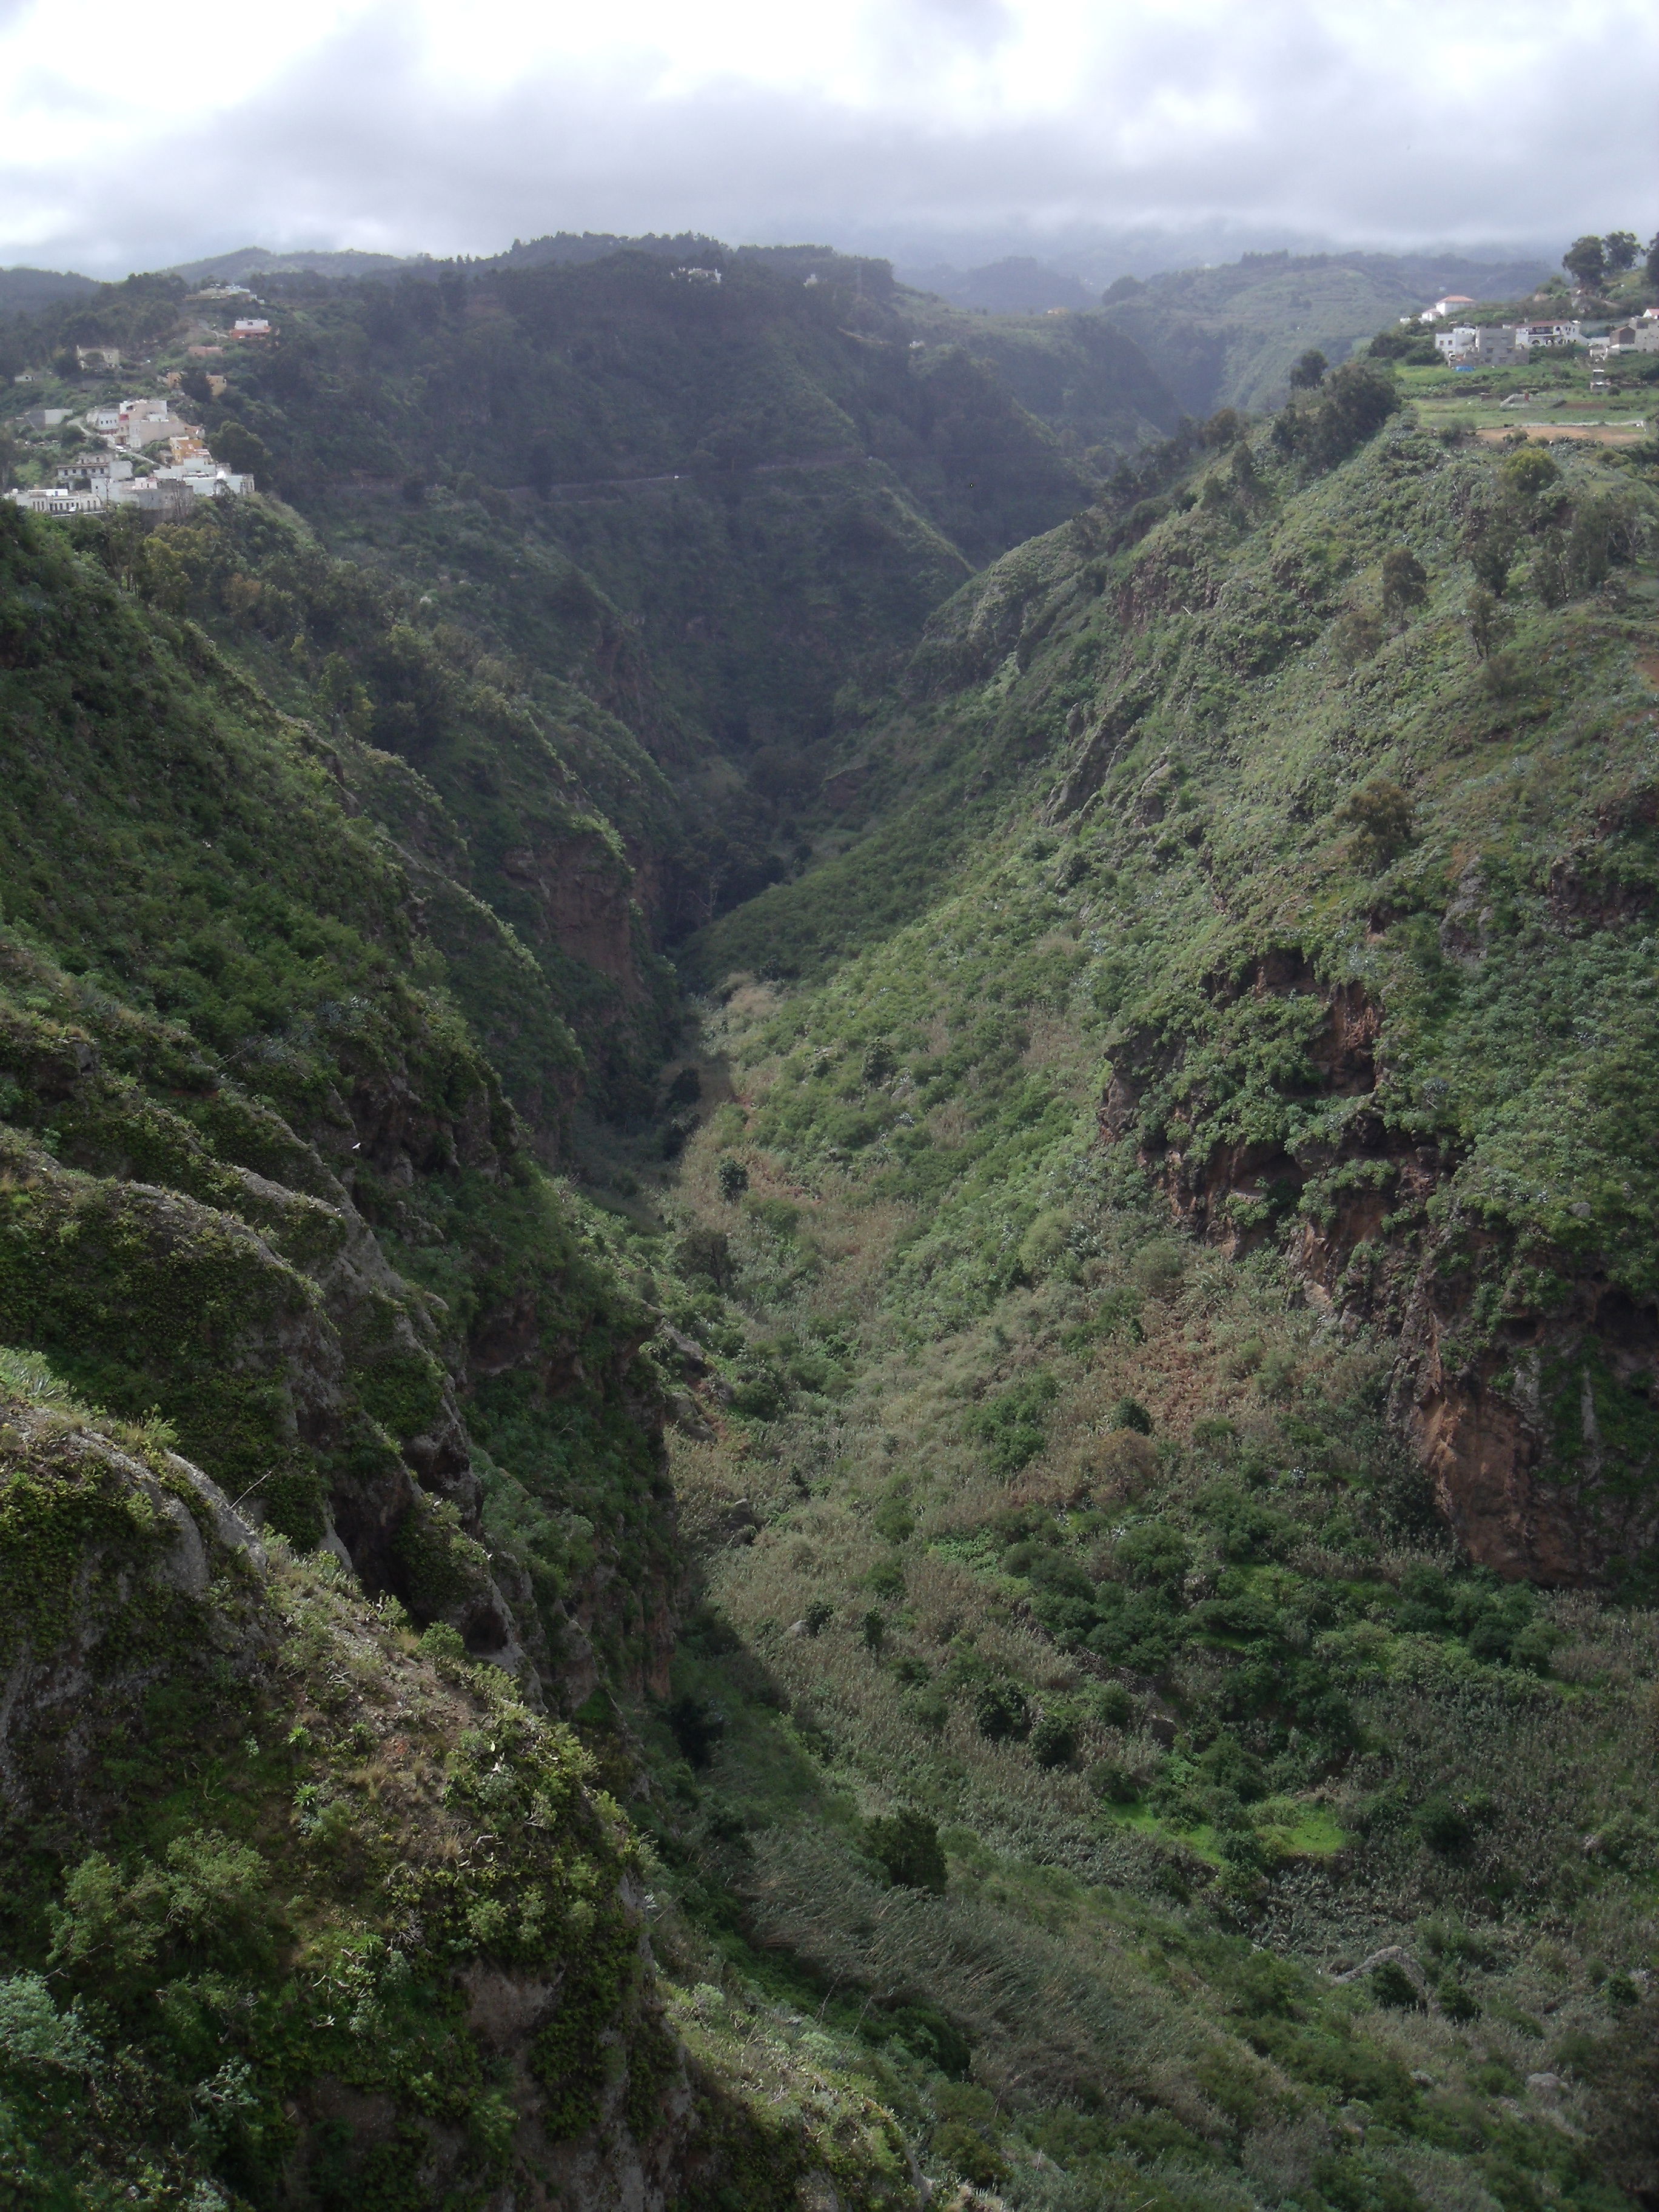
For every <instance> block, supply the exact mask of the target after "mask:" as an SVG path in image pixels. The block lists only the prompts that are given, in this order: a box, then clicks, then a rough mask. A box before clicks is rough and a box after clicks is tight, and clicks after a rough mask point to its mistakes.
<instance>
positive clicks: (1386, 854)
mask: <svg viewBox="0 0 1659 2212" xmlns="http://www.w3.org/2000/svg"><path fill="white" fill-rule="evenodd" d="M1336 818H1337V820H1338V821H1339V822H1347V823H1352V825H1353V828H1354V830H1355V833H1356V834H1355V836H1354V847H1355V857H1356V858H1357V859H1358V860H1361V861H1362V862H1365V863H1369V864H1370V865H1371V866H1377V867H1380V866H1382V865H1383V863H1384V862H1385V861H1387V860H1392V859H1393V858H1394V856H1395V854H1396V853H1397V852H1398V851H1399V850H1400V848H1401V846H1402V845H1404V844H1405V843H1406V842H1407V841H1408V840H1409V838H1410V836H1411V834H1412V802H1411V794H1410V793H1409V792H1407V791H1404V790H1402V789H1401V787H1400V785H1399V784H1397V783H1395V782H1394V781H1392V780H1391V779H1390V778H1389V777H1388V776H1385V775H1374V776H1373V777H1372V778H1371V779H1370V781H1369V782H1368V783H1364V784H1361V786H1360V787H1359V789H1358V791H1356V792H1353V793H1351V794H1350V796H1349V797H1348V798H1347V799H1346V800H1345V801H1344V803H1343V805H1341V806H1340V808H1339V809H1338V811H1337V817H1336ZM1118 1548H1119V1550H1120V1551H1121V1549H1122V1547H1121V1545H1120V1546H1119V1547H1118Z"/></svg>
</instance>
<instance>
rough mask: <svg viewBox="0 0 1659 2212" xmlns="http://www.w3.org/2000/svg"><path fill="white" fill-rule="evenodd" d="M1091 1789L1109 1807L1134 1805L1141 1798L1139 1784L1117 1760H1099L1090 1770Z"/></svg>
mask: <svg viewBox="0 0 1659 2212" xmlns="http://www.w3.org/2000/svg"><path fill="white" fill-rule="evenodd" d="M1089 1787H1090V1789H1091V1790H1093V1791H1094V1793H1095V1795H1096V1796H1097V1797H1103V1798H1104V1799H1105V1800H1106V1802H1107V1803H1108V1804H1109V1805H1133V1804H1134V1803H1135V1802H1137V1800H1138V1799H1139V1796H1140V1784H1139V1782H1138V1781H1137V1780H1136V1779H1135V1778H1134V1776H1133V1774H1131V1773H1130V1771H1129V1770H1128V1768H1127V1766H1125V1765H1123V1764H1122V1763H1121V1760H1118V1759H1099V1760H1097V1762H1096V1764H1095V1765H1093V1766H1091V1768H1090V1769H1089Z"/></svg>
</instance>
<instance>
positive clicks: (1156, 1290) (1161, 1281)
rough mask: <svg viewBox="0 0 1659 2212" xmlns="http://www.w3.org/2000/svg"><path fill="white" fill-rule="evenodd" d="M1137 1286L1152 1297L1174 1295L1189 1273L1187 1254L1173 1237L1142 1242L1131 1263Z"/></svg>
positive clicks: (1169, 1296) (1170, 1296) (1130, 1267)
mask: <svg viewBox="0 0 1659 2212" xmlns="http://www.w3.org/2000/svg"><path fill="white" fill-rule="evenodd" d="M1129 1273H1130V1274H1131V1275H1132V1276H1133V1278H1134V1281H1135V1284H1136V1286H1137V1287H1138V1288H1139V1290H1141V1291H1145V1293H1146V1296H1147V1297H1149V1298H1164V1299H1168V1298H1172V1297H1174V1296H1175V1295H1176V1291H1179V1289H1180V1288H1181V1285H1182V1282H1183V1281H1184V1280H1185V1279H1186V1274H1187V1255H1186V1252H1185V1250H1184V1249H1183V1248H1182V1246H1181V1245H1180V1244H1178V1243H1176V1240H1175V1238H1174V1237H1158V1239H1157V1241H1156V1242H1155V1243H1151V1244H1143V1245H1142V1246H1141V1248H1140V1249H1139V1252H1137V1253H1136V1254H1135V1256H1134V1258H1133V1261H1131V1262H1130V1264H1129Z"/></svg>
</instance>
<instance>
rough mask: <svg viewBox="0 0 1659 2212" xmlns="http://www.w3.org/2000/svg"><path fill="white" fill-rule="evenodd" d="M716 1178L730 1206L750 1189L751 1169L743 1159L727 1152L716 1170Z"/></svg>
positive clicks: (722, 1194)
mask: <svg viewBox="0 0 1659 2212" xmlns="http://www.w3.org/2000/svg"><path fill="white" fill-rule="evenodd" d="M714 1180H715V1181H716V1182H718V1183H719V1185H720V1196H721V1197H722V1198H723V1199H724V1200H726V1204H727V1205H728V1206H730V1205H732V1204H734V1203H735V1202H736V1200H738V1199H739V1198H741V1197H742V1196H743V1194H744V1191H746V1190H747V1189H748V1188H749V1170H748V1169H747V1168H746V1167H744V1164H743V1162H742V1161H741V1160H734V1159H733V1158H732V1155H731V1153H730V1152H726V1154H724V1155H723V1156H722V1158H721V1160H720V1165H719V1166H718V1167H717V1168H716V1169H715V1170H714Z"/></svg>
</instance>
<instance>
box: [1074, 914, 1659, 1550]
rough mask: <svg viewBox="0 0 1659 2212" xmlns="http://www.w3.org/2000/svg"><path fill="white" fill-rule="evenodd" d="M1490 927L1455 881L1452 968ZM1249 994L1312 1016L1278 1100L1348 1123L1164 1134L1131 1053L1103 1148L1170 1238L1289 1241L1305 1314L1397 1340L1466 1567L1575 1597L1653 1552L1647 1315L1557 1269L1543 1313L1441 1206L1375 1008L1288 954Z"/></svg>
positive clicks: (1655, 1454) (1657, 1364) (1507, 1268)
mask: <svg viewBox="0 0 1659 2212" xmlns="http://www.w3.org/2000/svg"><path fill="white" fill-rule="evenodd" d="M1482 927H1483V921H1482V899H1481V891H1480V884H1479V881H1478V878H1466V880H1465V882H1464V883H1463V884H1461V885H1460V886H1459V891H1458V896H1456V898H1455V900H1454V902H1453V903H1452V905H1451V907H1450V908H1449V910H1448V913H1447V915H1446V919H1445V922H1444V924H1443V929H1442V933H1441V934H1442V943H1443V949H1444V950H1445V951H1446V952H1447V954H1448V957H1452V958H1459V957H1463V958H1469V957H1480V943H1481V932H1482ZM1244 989H1246V990H1248V991H1249V993H1251V994H1254V995H1255V997H1256V998H1258V999H1265V998H1267V997H1271V996H1278V997H1280V998H1284V999H1287V1000H1298V1001H1302V1002H1304V1006H1305V1011H1306V1012H1307V1014H1308V1017H1309V1022H1308V1030H1307V1034H1306V1036H1305V1041H1304V1048H1303V1060H1304V1068H1305V1072H1306V1080H1305V1083H1304V1085H1302V1086H1301V1087H1300V1088H1298V1089H1297V1091H1294V1092H1288V1091H1287V1092H1286V1094H1285V1095H1286V1096H1287V1097H1294V1098H1295V1099H1296V1101H1297V1103H1307V1104H1315V1103H1320V1102H1323V1101H1330V1102H1349V1103H1348V1104H1347V1107H1346V1111H1343V1112H1339V1113H1338V1114H1337V1115H1335V1116H1334V1117H1333V1118H1328V1119H1327V1120H1326V1121H1325V1122H1324V1124H1323V1127H1322V1132H1321V1133H1319V1134H1317V1135H1315V1136H1312V1137H1307V1136H1304V1137H1301V1138H1292V1139H1290V1140H1289V1141H1287V1142H1265V1143H1248V1144H1247V1143H1227V1142H1225V1141H1212V1142H1208V1143H1206V1141H1205V1140H1204V1139H1203V1138H1202V1137H1200V1138H1199V1139H1197V1141H1195V1142H1194V1141H1193V1140H1192V1139H1191V1138H1190V1137H1189V1136H1188V1135H1186V1134H1183V1129H1189V1128H1190V1124H1183V1123H1182V1121H1181V1119H1180V1117H1178V1116H1177V1117H1175V1118H1174V1119H1173V1120H1172V1121H1170V1122H1168V1123H1166V1126H1165V1127H1164V1132H1163V1134H1162V1137H1161V1138H1159V1137H1157V1136H1154V1135H1152V1134H1151V1133H1149V1132H1147V1131H1146V1130H1145V1129H1143V1128H1142V1127H1141V1109H1142V1100H1143V1096H1144V1094H1145V1092H1146V1088H1147V1087H1148V1085H1149V1083H1150V1082H1151V1081H1152V1080H1155V1079H1156V1077H1157V1075H1158V1073H1159V1069H1160V1064H1161V1065H1162V1066H1168V1065H1170V1061H1169V1060H1167V1059H1165V1060H1163V1061H1162V1062H1161V1063H1160V1059H1159V1055H1158V1053H1157V1052H1156V1050H1155V1049H1154V1048H1152V1044H1151V1042H1150V1040H1141V1039H1132V1040H1131V1041H1130V1042H1129V1044H1128V1046H1127V1048H1126V1049H1125V1050H1124V1051H1123V1052H1122V1053H1121V1055H1120V1060H1119V1064H1117V1065H1115V1066H1114V1067H1113V1069H1112V1071H1111V1073H1110V1074H1109V1079H1108V1082H1107V1085H1106V1089H1105V1092H1104V1095H1103V1098H1102V1101H1101V1105H1100V1109H1099V1122H1100V1129H1101V1134H1102V1137H1103V1140H1104V1141H1105V1142H1107V1143H1118V1142H1121V1141H1125V1140H1129V1141H1133V1142H1135V1143H1136V1146H1137V1157H1138V1158H1139V1161H1140V1163H1141V1164H1142V1165H1143V1166H1145V1167H1146V1168H1147V1169H1149V1170H1152V1171H1153V1172H1154V1173H1156V1174H1157V1175H1158V1177H1159V1179H1160V1181H1161V1182H1162V1184H1163V1187H1164V1193H1165V1195H1166V1196H1167V1198H1168V1200H1169V1202H1170V1206H1171V1208H1172V1210H1173V1212H1174V1213H1175V1215H1176V1218H1177V1220H1178V1221H1180V1222H1181V1224H1182V1225H1183V1226H1184V1227H1186V1228H1188V1230H1190V1231H1192V1232H1193V1233H1194V1235H1196V1236H1199V1237H1205V1238H1206V1239H1207V1240H1209V1241H1210V1242H1212V1243H1218V1244H1219V1245H1221V1246H1222V1247H1223V1249H1226V1250H1228V1251H1233V1252H1237V1251H1242V1250H1244V1249H1248V1248H1249V1246H1250V1245H1251V1244H1253V1243H1259V1242H1260V1241H1261V1239H1262V1238H1264V1237H1267V1236H1268V1235H1269V1234H1272V1233H1273V1232H1274V1230H1275V1227H1277V1228H1278V1229H1279V1231H1280V1233H1284V1232H1285V1231H1286V1230H1288V1243H1287V1248H1286V1249H1287V1250H1288V1252H1289V1255H1290V1257H1291V1261H1292V1262H1293V1264H1294V1265H1295V1266H1296V1267H1297V1270H1298V1271H1299V1273H1301V1275H1302V1277H1303V1279H1304V1283H1305V1285H1306V1286H1307V1292H1308V1295H1309V1297H1310V1298H1311V1299H1312V1300H1314V1301H1315V1302H1316V1304H1320V1305H1322V1306H1325V1307H1327V1308H1328V1309H1329V1310H1331V1311H1332V1312H1333V1313H1334V1315H1335V1316H1338V1317H1339V1318H1346V1317H1349V1316H1352V1317H1354V1318H1356V1319H1363V1320H1364V1321H1367V1322H1373V1323H1375V1324H1376V1325H1377V1326H1378V1327H1380V1328H1383V1329H1384V1330H1386V1331H1388V1332H1389V1333H1390V1334H1393V1336H1394V1337H1395V1341H1396V1345H1397V1358H1396V1364H1395V1380H1394V1386H1393V1394H1392V1401H1391V1406H1392V1412H1393V1415H1394V1418H1395V1421H1396V1423H1397V1425H1399V1427H1400V1429H1401V1431H1402V1433H1403V1434H1405V1435H1406V1436H1407V1437H1409V1438H1410V1440H1411V1442H1412V1443H1413V1446H1414V1448H1415V1449H1416V1450H1417V1452H1418V1453H1419V1456H1420V1457H1421V1459H1422V1462H1423V1464H1424V1466H1425V1469H1426V1470H1427V1472H1428V1474H1430V1476H1431V1479H1432V1480H1433V1483H1434V1487H1435V1493H1436V1497H1437V1500H1438V1503H1439V1506H1440V1510H1441V1511H1442V1513H1443V1515H1444V1516H1445V1519H1446V1522H1447V1523H1448V1525H1449V1528H1451V1529H1452V1531H1453V1532H1454V1534H1455V1535H1456V1537H1457V1538H1458V1540H1459V1541H1460V1542H1461V1543H1462V1545H1463V1546H1464V1547H1466V1549H1467V1550H1468V1553H1469V1555H1470V1557H1471V1558H1472V1559H1474V1560H1475V1561H1476V1562H1477V1563H1478V1564H1480V1565H1485V1566H1490V1567H1492V1568H1493V1569H1495V1570H1496V1571H1498V1573H1499V1574H1502V1575H1504V1576H1506V1577H1510V1578H1512V1579H1528V1580H1532V1581H1538V1582H1544V1583H1563V1584H1583V1583H1594V1582H1597V1581H1600V1580H1602V1579H1605V1578H1606V1577H1607V1576H1608V1574H1609V1573H1610V1572H1616V1571H1617V1570H1618V1568H1619V1566H1620V1564H1621V1563H1622V1562H1624V1561H1626V1560H1628V1559H1633V1558H1634V1557H1635V1556H1636V1555H1637V1554H1638V1553H1641V1552H1643V1551H1644V1550H1646V1549H1647V1548H1648V1547H1650V1546H1653V1545H1654V1544H1656V1543H1659V1483H1656V1482H1655V1481H1654V1480H1653V1478H1654V1477H1655V1476H1656V1475H1659V1419H1656V1417H1655V1415H1654V1413H1653V1412H1652V1411H1651V1410H1650V1407H1651V1406H1652V1404H1653V1403H1654V1402H1655V1401H1659V1314H1656V1312H1655V1311H1654V1310H1652V1309H1651V1308H1641V1307H1638V1306H1636V1305H1634V1304H1632V1301H1631V1300H1630V1299H1629V1298H1628V1297H1626V1295H1625V1294H1624V1293H1623V1292H1622V1291H1620V1290H1618V1289H1617V1288H1616V1287H1615V1286H1613V1285H1611V1284H1609V1283H1608V1282H1607V1280H1606V1279H1605V1278H1604V1277H1602V1276H1601V1275H1599V1274H1597V1273H1587V1272H1584V1271H1583V1268H1582V1264H1581V1263H1571V1262H1566V1263H1564V1264H1562V1265H1561V1266H1560V1267H1558V1268H1557V1269H1555V1270H1553V1271H1551V1272H1553V1274H1554V1279H1555V1282H1556V1285H1557V1290H1556V1294H1555V1295H1554V1296H1553V1297H1551V1299H1550V1302H1549V1304H1548V1306H1547V1308H1545V1307H1544V1306H1542V1305H1541V1304H1538V1302H1537V1300H1536V1298H1535V1297H1533V1298H1530V1299H1529V1298H1528V1296H1527V1287H1528V1284H1529V1283H1536V1282H1537V1281H1539V1280H1540V1279H1541V1278H1542V1276H1543V1274H1544V1273H1545V1270H1544V1268H1543V1267H1542V1266H1541V1264H1540V1262H1541V1259H1542V1258H1544V1257H1547V1256H1555V1257H1557V1258H1558V1259H1559V1255H1538V1254H1535V1253H1534V1254H1529V1255H1528V1258H1529V1259H1530V1260H1531V1261H1533V1262H1534V1265H1533V1266H1532V1267H1531V1268H1529V1269H1528V1270H1527V1271H1525V1272H1524V1273H1523V1272H1522V1271H1521V1270H1519V1269H1517V1268H1516V1267H1515V1266H1514V1265H1513V1261H1514V1260H1515V1257H1516V1255H1515V1254H1514V1253H1513V1251H1512V1250H1511V1249H1510V1244H1509V1243H1508V1242H1507V1241H1506V1240H1505V1239H1504V1237H1501V1236H1500V1235H1499V1234H1498V1233H1496V1232H1494V1231H1491V1230H1489V1229H1487V1228H1486V1227H1485V1226H1484V1225H1480V1224H1479V1223H1475V1222H1471V1221H1469V1220H1466V1219H1463V1218H1461V1217H1460V1215H1459V1212H1458V1210H1457V1208H1456V1207H1455V1205H1454V1206H1449V1207H1448V1206H1445V1205H1441V1206H1434V1207H1431V1201H1432V1200H1436V1199H1437V1197H1439V1196H1441V1195H1442V1194H1445V1193H1446V1192H1447V1191H1448V1189H1449V1185H1450V1183H1451V1180H1452V1177H1453V1176H1454V1174H1455V1170H1456V1167H1457V1164H1458V1158H1457V1154H1456V1152H1455V1150H1454V1149H1452V1148H1450V1147H1449V1146H1443V1145H1441V1144H1438V1143H1436V1142H1434V1141H1432V1140H1431V1139H1423V1138H1421V1137H1419V1136H1416V1135H1414V1134H1413V1133H1408V1132H1407V1131H1404V1130H1402V1129H1401V1128H1400V1127H1398V1126H1397V1125H1395V1124H1393V1123H1391V1121H1390V1120H1389V1116H1388V1115H1387V1114H1386V1112H1385V1110H1384V1109H1383V1104H1382V1103H1381V1102H1380V1101H1379V1099H1378V1097H1377V1095H1376V1094H1377V1085H1378V1079H1379V1073H1384V1072H1385V1070H1386V1044H1387V1038H1386V1031H1385V1024H1384V1019H1383V1009H1382V1008H1381V1007H1380V1006H1378V1005H1377V1004H1376V1001H1375V1000H1372V999H1371V998H1370V997H1369V996H1368V994H1366V993H1365V992H1364V989H1363V988H1362V987H1360V986H1359V985H1358V984H1357V983H1352V982H1350V983H1346V984H1343V985H1340V986H1338V987H1326V986H1323V985H1322V984H1320V983H1319V982H1318V981H1317V980H1316V978H1315V976H1314V975H1313V974H1312V972H1311V970H1310V969H1309V968H1308V966H1307V964H1306V963H1305V962H1304V961H1303V960H1301V959H1300V957H1298V956H1297V955H1296V954H1294V953H1290V952H1279V953H1274V954H1273V955H1270V956H1269V957H1267V958H1265V959H1263V960H1262V961H1261V962H1260V963H1257V965H1256V967H1255V971H1254V973H1253V975H1251V976H1250V977H1249V979H1248V981H1247V983H1246V984H1245V985H1244ZM1321 1009H1322V1012H1321ZM1298 1207H1301V1209H1302V1210H1301V1211H1300V1212H1297V1211H1295V1209H1297V1208H1298ZM1494 1283H1501V1285H1502V1286H1503V1293H1502V1297H1501V1300H1500V1303H1499V1306H1498V1316H1497V1318H1496V1320H1493V1319H1492V1317H1491V1307H1492V1286H1493V1285H1494Z"/></svg>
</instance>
